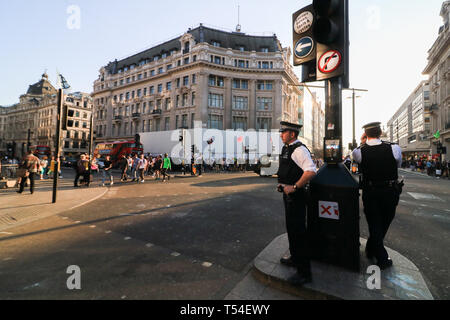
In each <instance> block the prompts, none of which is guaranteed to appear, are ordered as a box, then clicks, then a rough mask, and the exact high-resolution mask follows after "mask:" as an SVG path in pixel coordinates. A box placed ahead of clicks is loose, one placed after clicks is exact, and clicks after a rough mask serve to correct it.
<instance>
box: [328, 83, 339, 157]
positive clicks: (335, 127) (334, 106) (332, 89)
mask: <svg viewBox="0 0 450 320" xmlns="http://www.w3.org/2000/svg"><path fill="white" fill-rule="evenodd" d="M325 130H326V131H325V141H327V140H328V141H329V140H339V148H338V150H337V153H336V154H333V155H332V157H327V156H326V155H327V149H326V148H327V143H325V144H324V148H325V150H324V156H325V159H324V160H325V162H327V163H333V164H337V163H340V162H342V78H341V77H337V78H333V79H329V80H327V81H326V82H325Z"/></svg>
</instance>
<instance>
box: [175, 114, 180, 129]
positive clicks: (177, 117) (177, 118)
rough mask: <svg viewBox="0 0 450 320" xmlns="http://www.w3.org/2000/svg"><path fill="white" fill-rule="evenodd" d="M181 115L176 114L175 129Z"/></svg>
mask: <svg viewBox="0 0 450 320" xmlns="http://www.w3.org/2000/svg"><path fill="white" fill-rule="evenodd" d="M179 118H180V116H179V115H176V116H175V129H178V120H179Z"/></svg>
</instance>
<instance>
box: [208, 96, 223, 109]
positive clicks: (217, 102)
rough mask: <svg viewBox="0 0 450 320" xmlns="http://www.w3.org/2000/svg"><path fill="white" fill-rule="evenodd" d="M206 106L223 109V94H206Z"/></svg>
mask: <svg viewBox="0 0 450 320" xmlns="http://www.w3.org/2000/svg"><path fill="white" fill-rule="evenodd" d="M208 106H210V107H211V108H220V109H222V108H223V94H214V93H210V94H208Z"/></svg>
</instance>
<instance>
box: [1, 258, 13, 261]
mask: <svg viewBox="0 0 450 320" xmlns="http://www.w3.org/2000/svg"><path fill="white" fill-rule="evenodd" d="M10 260H14V259H13V258H5V259H3V261H10Z"/></svg>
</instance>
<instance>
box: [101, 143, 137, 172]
mask: <svg viewBox="0 0 450 320" xmlns="http://www.w3.org/2000/svg"><path fill="white" fill-rule="evenodd" d="M143 152H144V146H143V145H142V143H139V144H136V142H135V141H116V142H106V143H99V144H97V146H96V147H95V150H94V157H96V156H97V155H100V157H101V158H105V157H106V156H110V157H111V161H112V163H113V166H116V165H117V162H118V161H119V160H120V159H121V157H122V156H123V155H125V156H128V155H131V154H133V153H136V154H138V155H140V154H141V153H143Z"/></svg>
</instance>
